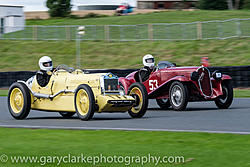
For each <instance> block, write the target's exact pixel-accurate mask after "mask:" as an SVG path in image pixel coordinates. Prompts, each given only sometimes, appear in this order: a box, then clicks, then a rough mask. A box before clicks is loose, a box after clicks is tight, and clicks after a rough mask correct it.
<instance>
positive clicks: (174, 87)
mask: <svg viewBox="0 0 250 167" xmlns="http://www.w3.org/2000/svg"><path fill="white" fill-rule="evenodd" d="M140 71H141V70H138V71H135V72H132V73H130V74H129V75H127V76H126V77H125V78H124V77H121V78H119V83H120V86H121V88H122V89H124V92H125V93H126V94H129V86H130V85H131V84H133V83H135V82H139V81H140V75H141V74H140ZM231 79H232V78H231V77H230V76H228V75H225V74H222V73H220V72H219V71H214V72H213V73H211V72H210V71H209V69H208V68H206V67H204V66H200V67H176V65H175V64H172V63H170V62H168V61H161V62H159V63H158V65H157V66H156V68H155V69H154V71H153V72H152V73H151V74H150V76H149V78H148V79H147V80H146V81H144V82H142V83H143V85H145V87H146V89H147V92H148V98H149V99H156V101H157V104H158V105H159V106H160V107H161V108H162V109H167V108H169V107H170V106H172V107H173V109H174V110H176V111H181V110H185V109H186V106H187V103H188V102H193V101H215V104H216V105H217V107H218V108H221V109H226V108H228V107H229V106H230V105H231V104H232V101H233V88H232V85H231Z"/></svg>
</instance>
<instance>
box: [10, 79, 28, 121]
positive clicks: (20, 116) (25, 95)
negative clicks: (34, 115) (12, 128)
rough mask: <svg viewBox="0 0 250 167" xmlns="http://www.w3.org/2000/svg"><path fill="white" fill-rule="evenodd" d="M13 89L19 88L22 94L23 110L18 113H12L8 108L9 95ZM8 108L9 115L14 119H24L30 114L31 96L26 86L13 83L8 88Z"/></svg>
mask: <svg viewBox="0 0 250 167" xmlns="http://www.w3.org/2000/svg"><path fill="white" fill-rule="evenodd" d="M14 88H19V89H20V90H21V91H22V93H23V98H24V106H23V109H22V111H21V112H20V113H18V114H17V113H14V112H13V111H12V108H11V106H10V94H11V92H12V90H13V89H14ZM8 108H9V112H10V114H11V115H12V116H13V117H14V118H15V119H25V118H26V117H27V116H28V115H29V113H30V108H31V95H30V92H29V88H27V86H26V85H25V84H24V83H21V82H15V83H13V84H12V85H11V86H10V88H9V92H8Z"/></svg>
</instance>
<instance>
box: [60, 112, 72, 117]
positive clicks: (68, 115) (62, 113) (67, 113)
mask: <svg viewBox="0 0 250 167" xmlns="http://www.w3.org/2000/svg"><path fill="white" fill-rule="evenodd" d="M59 114H60V115H61V116H62V117H63V118H71V117H72V116H74V115H75V112H59Z"/></svg>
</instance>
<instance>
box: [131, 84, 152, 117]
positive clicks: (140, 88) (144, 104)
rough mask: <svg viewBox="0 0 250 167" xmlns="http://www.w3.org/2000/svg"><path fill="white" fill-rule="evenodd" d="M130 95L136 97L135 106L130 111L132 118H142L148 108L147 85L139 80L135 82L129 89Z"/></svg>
mask: <svg viewBox="0 0 250 167" xmlns="http://www.w3.org/2000/svg"><path fill="white" fill-rule="evenodd" d="M128 95H130V96H132V97H134V98H135V104H134V106H133V107H132V108H131V109H130V110H129V111H128V113H129V115H130V116H131V117H132V118H141V117H143V116H144V114H145V113H146V111H147V108H148V93H147V90H146V88H145V86H144V85H143V84H141V83H139V82H136V83H133V84H132V85H131V86H130V87H129V89H128Z"/></svg>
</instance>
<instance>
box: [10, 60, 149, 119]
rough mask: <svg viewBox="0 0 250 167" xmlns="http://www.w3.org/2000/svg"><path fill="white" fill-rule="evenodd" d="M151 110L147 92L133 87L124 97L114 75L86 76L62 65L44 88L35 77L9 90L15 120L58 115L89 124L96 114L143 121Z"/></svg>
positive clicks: (138, 87) (15, 84) (140, 86)
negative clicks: (34, 112)
mask: <svg viewBox="0 0 250 167" xmlns="http://www.w3.org/2000/svg"><path fill="white" fill-rule="evenodd" d="M147 106H148V98H147V90H146V88H145V87H144V85H143V84H141V83H134V84H132V85H131V86H130V88H129V94H128V95H125V93H124V92H123V90H122V89H120V88H119V82H118V77H117V76H115V75H113V74H111V73H106V74H104V73H102V74H100V73H99V74H87V73H85V72H84V71H82V70H79V69H77V70H74V69H73V68H69V67H67V66H66V65H60V66H58V67H57V68H56V70H55V71H54V72H53V73H52V74H51V78H50V80H49V83H48V84H47V85H46V86H45V87H41V86H40V85H39V84H38V82H37V79H36V76H33V77H32V78H30V79H28V80H27V81H26V82H25V81H17V82H15V83H13V84H12V85H11V86H10V89H9V93H8V108H9V111H10V114H11V115H12V116H13V117H14V118H16V119H24V118H26V117H27V116H28V114H29V112H30V110H31V109H32V110H42V111H53V112H59V113H60V114H61V115H62V116H63V117H65V118H68V117H71V116H73V115H74V114H75V113H77V115H78V117H79V118H80V119H82V120H89V119H91V118H92V117H93V115H94V112H126V111H128V113H129V115H130V116H131V117H133V118H140V117H142V116H143V115H144V114H145V112H146V110H147Z"/></svg>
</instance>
